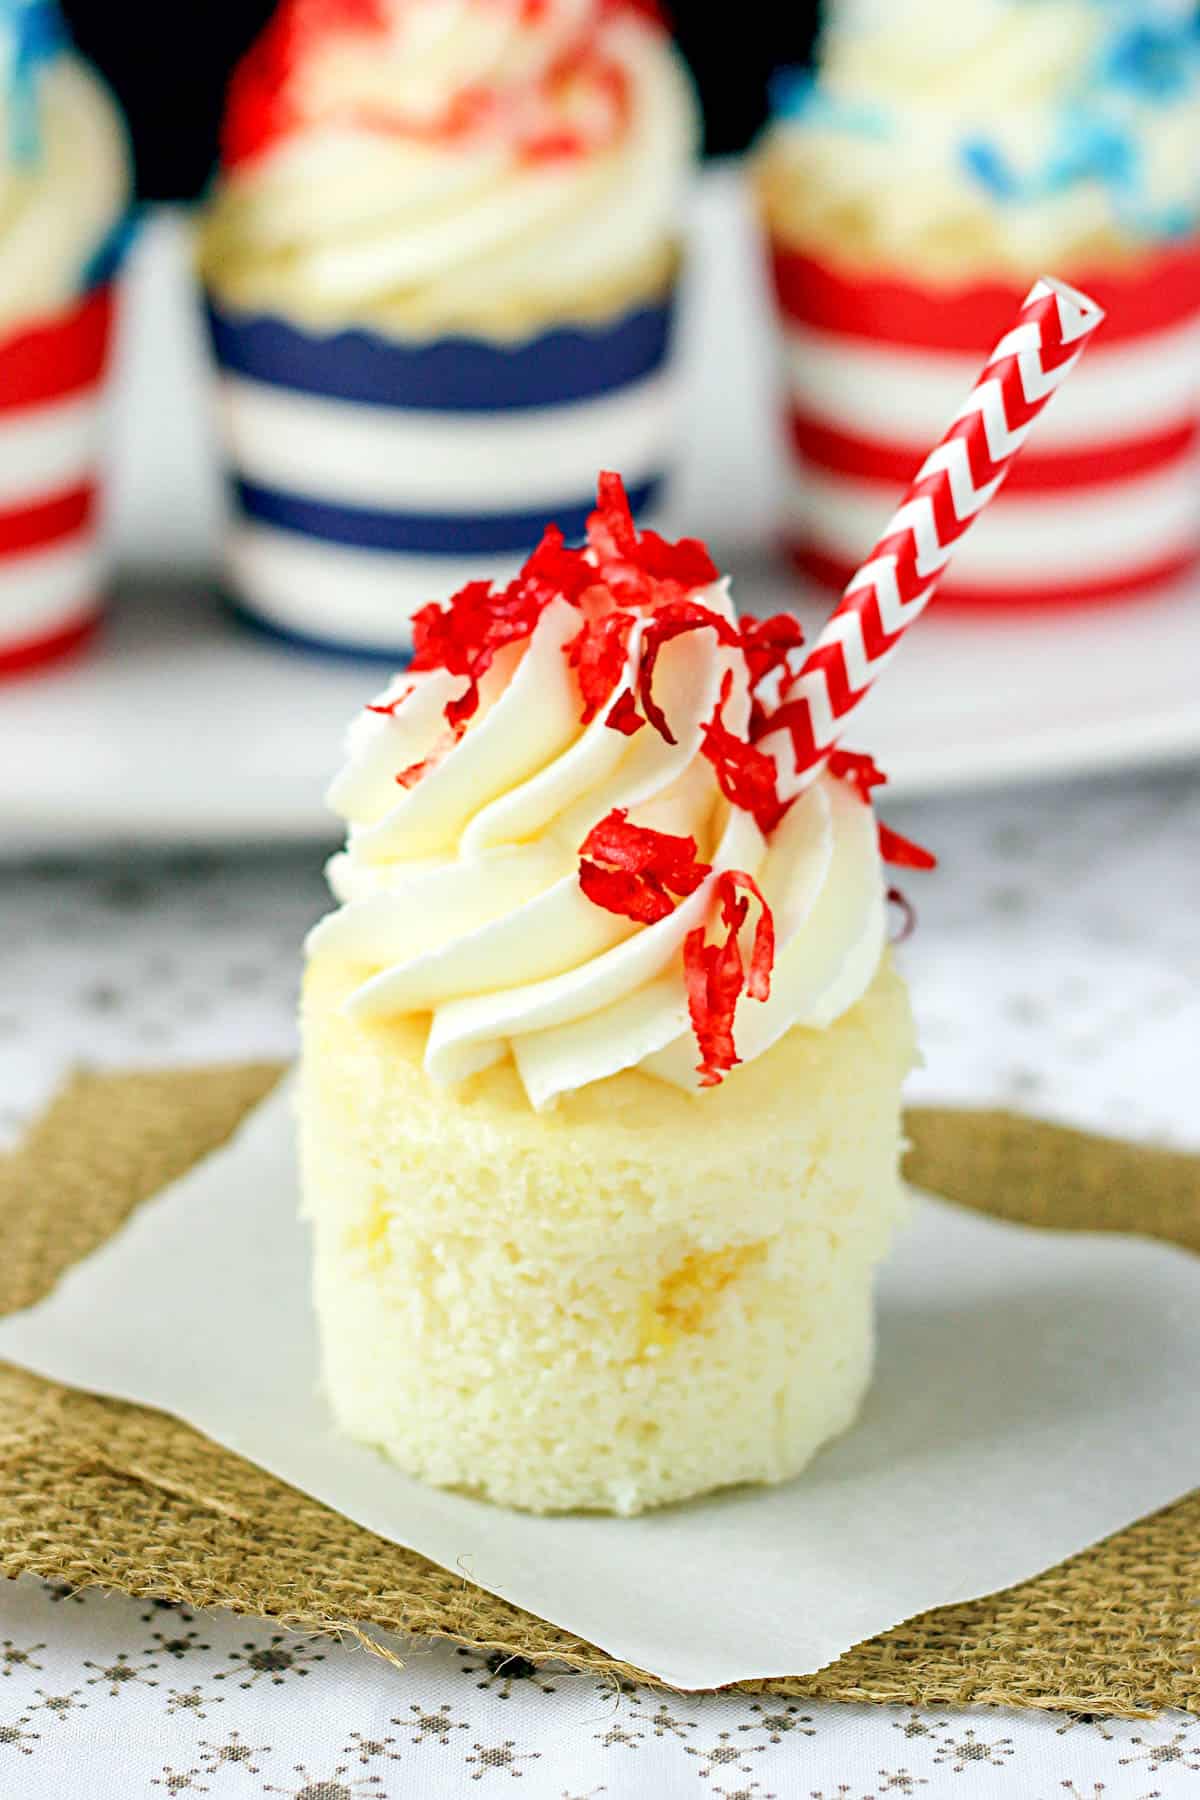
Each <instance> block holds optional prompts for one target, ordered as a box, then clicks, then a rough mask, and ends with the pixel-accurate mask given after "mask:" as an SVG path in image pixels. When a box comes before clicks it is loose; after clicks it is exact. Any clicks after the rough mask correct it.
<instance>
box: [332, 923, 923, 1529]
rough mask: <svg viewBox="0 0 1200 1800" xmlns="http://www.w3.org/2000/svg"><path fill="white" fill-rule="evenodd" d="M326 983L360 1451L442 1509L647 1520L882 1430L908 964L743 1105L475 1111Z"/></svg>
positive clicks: (337, 1377) (341, 1263)
mask: <svg viewBox="0 0 1200 1800" xmlns="http://www.w3.org/2000/svg"><path fill="white" fill-rule="evenodd" d="M360 977H361V971H360V970H356V969H354V968H351V967H347V966H346V965H345V964H342V963H337V962H334V961H332V960H331V959H329V958H322V957H317V958H314V960H313V961H312V963H311V964H310V967H309V970H308V975H307V979H306V983H305V999H304V1040H305V1043H304V1058H303V1076H302V1097H301V1113H302V1153H303V1164H304V1192H305V1205H306V1211H307V1214H308V1216H309V1218H310V1219H311V1222H312V1226H313V1231H314V1250H315V1258H314V1279H315V1292H316V1303H317V1309H318V1314H319V1318H320V1325H321V1336H322V1344H323V1379H324V1385H325V1388H326V1392H327V1394H328V1397H329V1400H330V1403H331V1405H332V1408H333V1411H334V1413H335V1416H336V1417H337V1419H338V1422H339V1424H340V1425H341V1426H342V1428H343V1429H344V1430H345V1431H347V1432H348V1433H349V1434H350V1435H351V1436H353V1437H355V1438H358V1439H360V1440H361V1441H363V1442H366V1443H370V1444H373V1445H376V1446H378V1447H379V1448H380V1449H381V1450H382V1451H384V1452H385V1453H386V1454H387V1455H388V1456H389V1457H391V1458H392V1459H393V1460H394V1461H395V1462H396V1463H397V1464H399V1466H400V1467H401V1468H403V1469H406V1470H408V1471H409V1472H410V1473H412V1474H414V1475H417V1476H420V1477H422V1478H423V1479H425V1480H427V1481H432V1482H437V1483H440V1484H442V1485H444V1486H449V1487H457V1488H462V1489H467V1490H470V1491H473V1492H477V1493H480V1494H483V1495H486V1496H487V1497H489V1498H490V1499H493V1500H496V1501H501V1502H504V1503H506V1504H509V1505H513V1506H520V1507H525V1508H528V1509H531V1510H534V1511H539V1512H554V1511H562V1510H567V1509H572V1508H588V1509H602V1510H607V1511H616V1512H621V1513H633V1512H638V1511H641V1510H642V1509H643V1508H645V1507H647V1506H654V1505H659V1504H662V1503H663V1502H666V1501H671V1500H678V1499H681V1498H684V1497H687V1496H689V1495H692V1494H696V1493H700V1492H704V1491H706V1490H708V1489H710V1488H714V1487H721V1486H727V1485H729V1484H731V1483H735V1482H743V1481H780V1480H783V1479H785V1478H786V1477H788V1476H790V1475H793V1474H795V1473H796V1472H797V1471H798V1470H799V1469H800V1468H802V1467H803V1466H804V1464H805V1463H806V1462H807V1461H808V1460H809V1458H810V1457H811V1456H812V1454H813V1453H814V1451H815V1450H816V1449H817V1448H818V1447H819V1446H820V1445H821V1444H822V1443H824V1442H825V1441H826V1440H827V1439H828V1438H830V1437H831V1436H833V1435H835V1434H836V1433H837V1432H839V1431H841V1430H843V1429H844V1428H845V1427H846V1426H847V1425H848V1424H849V1423H850V1421H851V1420H852V1418H853V1417H854V1414H855V1412H856V1411H857V1408H858V1405H859V1402H860V1399H861V1397H862V1394H863V1391H864V1389H865V1386H866V1383H867V1380H868V1377H869V1372H870V1364H871V1354H872V1294H871V1289H872V1274H873V1270H874V1267H875V1265H876V1264H877V1262H878V1261H879V1259H880V1258H881V1256H882V1255H883V1254H884V1251H885V1250H886V1247H887V1244H888V1240H889V1238H890V1235H891V1231H892V1227H893V1225H894V1222H895V1220H896V1218H897V1215H898V1212H899V1210H900V1206H901V1196H900V1186H899V1181H898V1177H897V1159H898V1143H899V1133H900V1114H899V1089H900V1083H901V1080H902V1078H903V1076H904V1073H905V1072H906V1070H907V1069H908V1067H909V1065H910V1064H911V1061H912V1045H913V1039H912V1024H911V1019H910V1015H909V1010H908V1003H907V996H906V994H905V990H904V987H903V984H902V983H901V981H900V980H899V978H898V976H897V975H896V974H895V973H894V971H893V970H892V968H891V966H890V964H885V965H884V966H883V967H882V968H881V969H880V971H879V973H878V975H877V977H876V979H875V981H874V983H873V985H872V987H871V988H870V990H869V991H868V993H867V994H866V995H865V996H864V998H863V1000H862V1001H860V1003H859V1004H858V1005H857V1006H856V1007H854V1008H853V1010H852V1011H850V1012H849V1013H847V1014H845V1015H844V1017H843V1018H841V1019H840V1020H838V1022H837V1023H836V1024H835V1025H833V1026H832V1027H830V1029H829V1030H827V1031H805V1030H795V1031H792V1032H791V1033H790V1034H789V1035H788V1036H787V1037H786V1038H785V1039H784V1040H783V1041H782V1042H781V1043H779V1044H777V1045H776V1046H775V1048H774V1049H773V1050H771V1051H769V1052H768V1053H767V1054H766V1055H764V1056H762V1057H760V1058H758V1059H756V1060H755V1061H753V1062H751V1063H749V1064H747V1065H745V1066H744V1067H741V1068H738V1069H736V1070H734V1071H733V1073H732V1074H731V1075H730V1076H729V1078H728V1079H727V1080H726V1082H725V1083H724V1085H723V1086H721V1087H720V1088H717V1089H714V1090H710V1091H709V1092H707V1093H704V1094H702V1095H699V1096H695V1095H689V1094H685V1093H683V1092H681V1091H679V1090H676V1089H674V1088H672V1087H668V1086H667V1085H665V1084H663V1083H661V1082H658V1081H656V1080H655V1079H654V1078H653V1077H651V1076H648V1075H644V1074H642V1073H640V1072H638V1071H627V1072H625V1073H623V1074H620V1075H616V1076H613V1077H611V1078H610V1079H608V1080H606V1081H602V1082H598V1083H596V1084H594V1085H593V1086H592V1087H589V1088H586V1089H583V1090H582V1091H580V1092H578V1093H574V1094H570V1095H568V1096H566V1097H565V1098H564V1099H563V1101H562V1102H561V1104H560V1105H559V1106H558V1108H557V1109H556V1110H555V1111H553V1112H551V1113H548V1114H540V1115H539V1114H535V1113H534V1112H533V1111H532V1109H531V1108H530V1106H529V1103H528V1101H527V1099H526V1098H525V1094H524V1091H523V1089H522V1088H521V1085H520V1082H519V1080H518V1078H517V1075H516V1072H515V1070H514V1069H513V1067H512V1066H511V1064H510V1063H504V1064H500V1065H497V1066H496V1067H494V1068H492V1069H489V1070H487V1071H486V1072H485V1073H484V1074H482V1075H478V1076H476V1077H474V1078H473V1079H472V1080H471V1081H469V1082H467V1083H466V1084H465V1085H464V1086H463V1087H462V1088H461V1089H455V1090H447V1089H444V1088H438V1087H436V1086H434V1085H433V1084H432V1083H431V1082H430V1081H429V1079H428V1077H427V1076H426V1075H425V1072H424V1070H423V1068H422V1065H421V1055H422V1050H423V1045H424V1037H425V1030H426V1021H424V1020H423V1019H419V1018H403V1019H399V1020H394V1021H386V1022H377V1023H360V1022H356V1021H354V1020H352V1019H350V1018H349V1017H347V1015H346V1014H345V1013H344V1012H343V1011H342V1001H343V999H344V998H345V996H346V994H347V993H349V991H350V990H351V988H352V987H353V986H354V985H355V983H356V981H357V980H358V979H359V978H360Z"/></svg>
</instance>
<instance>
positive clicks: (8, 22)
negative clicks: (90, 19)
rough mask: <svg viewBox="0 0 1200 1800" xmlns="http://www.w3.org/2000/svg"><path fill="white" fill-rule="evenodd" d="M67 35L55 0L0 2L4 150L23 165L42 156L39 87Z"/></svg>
mask: <svg viewBox="0 0 1200 1800" xmlns="http://www.w3.org/2000/svg"><path fill="white" fill-rule="evenodd" d="M69 42H70V39H69V37H68V34H67V28H66V24H65V23H64V20H63V16H62V14H61V13H60V12H59V10H58V6H57V4H56V3H55V0H0V47H2V48H0V54H2V56H3V66H4V79H5V86H6V89H7V99H8V121H9V122H8V152H9V155H10V156H11V157H12V159H13V161H14V162H16V163H20V164H23V165H26V166H28V165H29V164H34V163H37V162H38V161H39V160H40V158H41V154H42V130H41V117H40V109H39V105H38V86H39V80H40V76H41V73H42V70H43V69H44V68H46V67H47V66H48V65H49V64H50V63H53V62H56V61H57V60H58V58H59V57H60V56H61V55H62V53H63V51H64V50H65V49H66V48H67V46H68V44H69Z"/></svg>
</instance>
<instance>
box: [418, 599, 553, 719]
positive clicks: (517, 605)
mask: <svg viewBox="0 0 1200 1800" xmlns="http://www.w3.org/2000/svg"><path fill="white" fill-rule="evenodd" d="M549 598H550V595H549V593H546V592H544V591H543V589H542V586H541V584H540V583H539V582H536V581H526V580H524V579H523V578H522V577H521V576H518V577H517V579H516V580H515V581H510V582H509V584H508V586H507V587H505V588H500V589H496V588H494V587H493V586H492V583H491V582H490V581H468V583H467V584H466V586H465V587H462V588H460V589H459V590H458V592H457V594H454V595H452V597H451V598H450V599H449V600H448V601H447V602H446V603H445V605H441V604H439V603H438V602H436V601H435V602H433V603H432V604H431V605H429V606H423V607H422V608H421V609H420V611H419V612H415V613H414V614H413V619H412V628H413V659H412V668H413V669H414V671H416V672H418V673H419V672H420V671H421V670H422V669H447V670H449V672H450V673H451V674H452V675H463V676H465V677H466V680H467V688H466V691H465V692H464V693H463V694H461V695H460V696H459V697H458V699H456V700H451V701H450V702H449V704H448V705H447V707H446V723H447V724H448V725H450V726H454V727H456V726H458V725H465V724H466V722H467V720H468V719H471V718H473V717H474V715H475V713H476V712H477V711H478V709H479V683H480V681H481V680H482V679H483V677H484V676H485V675H486V674H487V672H488V670H489V669H490V668H491V666H492V663H493V662H494V661H495V658H496V653H497V651H499V650H503V649H504V648H505V647H506V646H507V645H509V644H515V643H519V642H521V640H522V639H523V638H527V637H530V636H531V635H532V633H533V630H534V628H535V626H536V625H537V622H538V620H539V618H540V617H541V615H542V612H543V609H544V608H545V606H546V604H547V601H548V599H549Z"/></svg>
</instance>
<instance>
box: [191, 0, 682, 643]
mask: <svg viewBox="0 0 1200 1800" xmlns="http://www.w3.org/2000/svg"><path fill="white" fill-rule="evenodd" d="M697 134H698V124H697V114H696V107H695V102H694V98H693V94H692V89H691V85H690V81H689V78H688V76H687V74H686V71H685V68H684V66H683V64H682V62H681V60H680V58H679V56H678V54H677V53H676V51H675V49H674V48H673V46H672V44H671V41H670V39H669V37H668V36H667V34H666V32H665V30H664V29H663V27H662V25H661V24H660V23H659V22H658V20H657V19H656V18H654V17H653V16H651V11H650V9H648V8H647V7H646V6H644V5H641V4H638V3H637V0H546V3H545V4H539V5H537V6H529V5H527V4H524V0H365V3H364V0H355V3H353V4H352V3H351V0H334V3H331V4H326V5H323V6H321V7H315V6H312V5H310V4H306V3H305V0H284V3H283V5H282V6H281V7H280V8H279V10H278V12H277V13H276V15H275V17H274V19H273V21H272V22H271V24H270V25H269V26H268V28H267V30H266V32H265V33H264V35H263V36H262V37H261V38H260V40H259V41H258V43H257V44H256V45H255V46H254V47H253V48H252V50H251V51H250V53H249V55H248V56H247V57H246V59H245V61H244V62H243V63H242V65H241V66H240V68H239V69H238V71H237V73H236V75H235V78H234V80H233V83H232V86H231V89H230V94H229V101H228V110H227V117H226V123H225V132H224V152H223V166H222V169H221V172H220V175H219V178H218V181H217V184H216V188H215V191H214V195H213V198H212V202H211V205H210V208H209V211H208V215H207V219H206V222H205V225H204V229H203V236H202V246H201V264H202V271H203V277H204V280H205V284H206V287H207V291H208V297H209V306H210V316H211V324H212V334H213V340H214V344H215V349H216V356H217V360H218V363H219V366H220V371H221V396H222V416H223V422H224V433H225V439H226V444H227V450H228V455H229V460H230V463H231V465H232V473H233V477H234V481H233V498H234V514H233V519H232V524H231V533H230V538H229V544H228V558H227V567H228V581H229V585H230V589H231V598H232V599H233V600H234V602H235V604H237V605H238V606H240V607H241V608H243V609H244V610H245V611H246V612H247V613H249V614H251V615H252V616H253V617H254V618H255V619H256V620H257V621H258V622H259V623H262V624H265V625H268V626H270V627H273V628H274V629H276V630H278V631H281V632H284V633H286V634H288V635H289V636H292V637H295V638H300V639H303V640H307V641H310V642H312V643H316V644H320V645H325V646H335V647H340V648H346V649H363V650H372V651H380V652H386V653H389V654H393V655H395V654H397V653H400V652H403V651H404V650H405V649H406V648H407V646H408V644H409V642H410V631H409V618H410V615H411V614H412V613H413V611H415V610H416V608H418V607H419V606H421V605H422V604H423V603H425V602H426V601H428V600H429V599H431V598H433V597H436V596H438V595H441V594H445V593H447V592H450V591H452V590H454V589H456V588H458V587H461V586H462V585H463V584H464V583H465V582H467V581H469V580H472V579H474V578H477V577H479V578H488V577H491V576H493V575H495V574H496V573H497V572H498V571H501V570H503V569H505V567H506V566H507V570H508V572H509V573H512V572H513V571H515V568H516V566H517V565H518V564H519V562H520V561H521V558H522V556H523V555H524V554H526V553H527V552H528V551H529V550H530V549H531V548H532V547H533V545H534V544H535V543H536V541H537V539H538V537H539V535H540V531H541V527H542V523H543V521H544V520H545V519H546V518H556V519H557V520H558V521H559V522H560V524H561V525H562V527H563V529H564V531H565V532H566V534H567V536H568V538H577V537H578V536H579V535H581V533H582V531H583V527H584V523H585V520H586V516H587V512H588V504H589V493H590V489H591V484H592V482H593V480H594V474H595V470H596V468H597V467H598V466H604V465H610V466H613V467H617V468H620V469H622V470H623V471H624V472H625V473H626V475H627V477H628V480H629V486H630V494H631V498H632V500H633V502H634V504H635V507H636V509H637V510H638V511H639V512H641V513H646V512H649V511H652V510H653V508H654V507H655V504H656V502H657V501H658V499H659V497H660V493H661V490H662V486H663V481H664V477H665V476H666V473H667V469H668V465H669V462H670V456H671V431H672V377H671V369H670V361H671V335H672V331H671V327H672V311H673V300H674V291H675V286H676V279H677V274H678V269H679V262H680V205H681V201H682V199H683V191H684V187H685V183H686V178H687V175H688V172H689V167H690V165H691V163H692V160H693V157H694V153H695V148H696V140H697Z"/></svg>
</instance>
